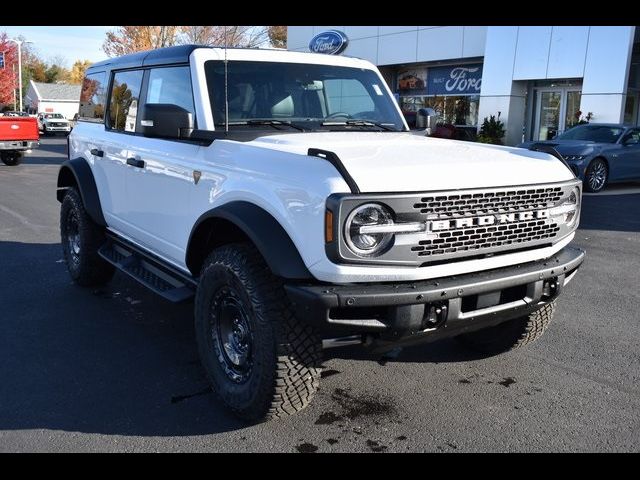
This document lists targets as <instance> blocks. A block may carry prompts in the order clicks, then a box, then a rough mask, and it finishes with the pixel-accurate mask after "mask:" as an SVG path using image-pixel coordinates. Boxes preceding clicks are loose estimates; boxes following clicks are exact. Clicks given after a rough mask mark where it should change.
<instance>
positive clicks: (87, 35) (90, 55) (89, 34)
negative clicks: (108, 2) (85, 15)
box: [0, 25, 115, 68]
mask: <svg viewBox="0 0 640 480" xmlns="http://www.w3.org/2000/svg"><path fill="white" fill-rule="evenodd" d="M114 28H115V27H62V26H58V27H45V26H37V27H18V26H10V27H4V26H2V25H0V32H3V31H5V32H7V35H8V36H9V38H15V37H17V36H19V35H22V36H23V37H24V38H25V39H26V40H28V41H32V42H34V43H33V45H31V47H32V48H33V49H34V50H36V51H37V53H38V54H39V55H40V56H41V57H42V58H43V59H44V60H50V59H53V58H54V57H62V58H64V59H65V60H66V65H65V66H66V67H67V68H70V67H71V66H72V65H73V62H75V61H76V60H85V59H86V60H91V62H94V63H95V62H98V61H100V60H104V59H105V58H107V55H106V54H105V53H104V52H103V51H102V43H103V42H104V40H105V38H106V32H107V31H108V30H113V29H114Z"/></svg>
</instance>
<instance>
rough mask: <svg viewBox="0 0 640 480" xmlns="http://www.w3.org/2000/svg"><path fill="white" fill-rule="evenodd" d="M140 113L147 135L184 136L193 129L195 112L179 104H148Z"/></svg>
mask: <svg viewBox="0 0 640 480" xmlns="http://www.w3.org/2000/svg"><path fill="white" fill-rule="evenodd" d="M138 115H140V131H141V133H142V134H143V135H144V136H145V137H160V138H183V137H185V136H188V135H189V133H190V132H191V131H192V130H193V114H192V113H191V112H190V111H189V110H186V109H184V108H182V107H179V106H178V105H173V104H170V103H151V104H146V105H145V106H144V107H143V108H142V109H141V111H140V112H139V113H138Z"/></svg>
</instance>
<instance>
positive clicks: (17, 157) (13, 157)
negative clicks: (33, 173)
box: [0, 152, 24, 167]
mask: <svg viewBox="0 0 640 480" xmlns="http://www.w3.org/2000/svg"><path fill="white" fill-rule="evenodd" d="M23 158H24V153H22V152H12V153H2V154H0V160H2V163H4V164H5V165H7V166H9V167H15V166H16V165H20V164H21V163H22V160H23Z"/></svg>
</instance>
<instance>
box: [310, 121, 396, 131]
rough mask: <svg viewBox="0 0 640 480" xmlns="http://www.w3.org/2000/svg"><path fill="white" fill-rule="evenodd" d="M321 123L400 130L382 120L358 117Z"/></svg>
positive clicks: (324, 124)
mask: <svg viewBox="0 0 640 480" xmlns="http://www.w3.org/2000/svg"><path fill="white" fill-rule="evenodd" d="M320 125H322V126H323V127H329V126H333V125H335V126H341V125H343V126H347V125H348V126H354V127H378V128H381V129H382V130H386V131H387V132H398V131H399V130H397V129H395V128H393V127H390V126H389V125H385V124H384V123H380V122H374V121H372V120H358V119H354V120H340V121H339V122H333V121H329V122H322V123H321V124H320Z"/></svg>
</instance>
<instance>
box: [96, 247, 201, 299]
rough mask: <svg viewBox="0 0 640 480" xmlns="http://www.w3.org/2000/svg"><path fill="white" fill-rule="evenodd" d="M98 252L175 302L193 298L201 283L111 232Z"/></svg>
mask: <svg viewBox="0 0 640 480" xmlns="http://www.w3.org/2000/svg"><path fill="white" fill-rule="evenodd" d="M107 238H108V240H107V242H106V243H105V244H104V245H103V246H102V247H101V248H100V250H98V254H99V255H100V256H101V257H102V258H104V259H105V260H106V261H107V262H109V263H110V264H112V265H114V266H115V267H116V268H117V269H119V270H120V271H122V272H124V273H126V274H127V275H129V276H130V277H132V278H134V279H135V280H137V281H138V282H140V283H141V284H142V285H144V286H145V287H147V288H148V289H149V290H151V291H153V292H155V293H157V294H158V295H160V296H161V297H163V298H165V299H166V300H169V301H170V302H173V303H180V302H184V301H187V300H190V299H191V298H193V296H194V295H195V289H196V286H197V282H196V281H195V280H194V279H193V278H190V277H187V276H186V275H184V274H182V273H180V272H178V271H176V270H174V269H173V268H171V267H169V266H167V265H166V264H164V263H163V262H161V261H160V260H157V259H155V258H153V257H152V256H150V255H149V254H146V253H145V252H142V251H141V250H140V249H138V248H136V247H135V246H133V245H131V244H130V243H128V242H125V241H123V240H121V239H119V238H116V237H114V236H111V235H108V237H107Z"/></svg>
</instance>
